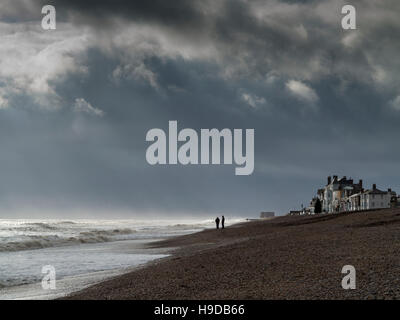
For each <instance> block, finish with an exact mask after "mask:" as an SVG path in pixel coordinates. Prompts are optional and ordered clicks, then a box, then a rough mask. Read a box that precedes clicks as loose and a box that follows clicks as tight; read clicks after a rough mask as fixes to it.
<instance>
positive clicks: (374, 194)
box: [360, 184, 394, 210]
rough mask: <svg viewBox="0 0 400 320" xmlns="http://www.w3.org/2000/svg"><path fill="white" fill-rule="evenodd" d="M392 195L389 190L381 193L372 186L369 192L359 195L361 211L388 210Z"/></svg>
mask: <svg viewBox="0 0 400 320" xmlns="http://www.w3.org/2000/svg"><path fill="white" fill-rule="evenodd" d="M393 195H394V192H392V190H391V189H388V190H387V191H381V190H379V189H377V188H376V184H374V185H373V186H372V189H371V190H366V191H364V192H363V193H361V196H360V205H361V210H370V209H380V208H390V202H391V199H392V196H393Z"/></svg>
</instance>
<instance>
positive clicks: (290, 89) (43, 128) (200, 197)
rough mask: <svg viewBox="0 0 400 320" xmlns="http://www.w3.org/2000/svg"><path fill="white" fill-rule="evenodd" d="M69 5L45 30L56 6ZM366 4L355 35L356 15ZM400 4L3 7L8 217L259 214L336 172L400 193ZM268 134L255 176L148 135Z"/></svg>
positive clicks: (16, 1) (2, 132)
mask: <svg viewBox="0 0 400 320" xmlns="http://www.w3.org/2000/svg"><path fill="white" fill-rule="evenodd" d="M45 4H51V5H53V6H54V7H55V9H56V18H57V25H56V30H43V29H42V27H41V20H42V18H43V16H44V15H43V14H42V13H41V9H42V6H43V5H45ZM345 4H352V5H353V6H354V7H355V8H356V18H357V20H356V21H357V29H356V30H344V29H343V28H342V26H341V19H342V18H343V15H342V13H341V8H342V6H343V5H345ZM399 12H400V2H399V1H397V0H382V1H376V0H375V1H373V0H352V1H350V2H348V1H341V0H329V1H321V0H318V1H317V0H315V1H314V0H302V1H300V0H298V1H295V0H264V1H258V0H254V1H246V0H229V1H228V0H212V1H211V0H205V1H184V0H175V1H162V0H156V1H151V2H149V1H134V2H133V1H121V0H116V1H101V0H96V1H77V0H69V1H51V2H48V1H38V0H33V1H32V0H2V1H1V2H0V43H1V45H0V148H1V151H0V218H40V217H46V218H60V217H74V218H89V217H101V218H110V219H111V218H121V217H140V218H144V217H150V216H155V217H163V218H165V217H172V216H185V217H200V216H201V217H207V216H215V215H216V214H225V215H226V216H227V217H230V216H237V217H239V216H240V217H256V216H258V215H259V212H261V211H275V212H276V213H277V214H284V213H287V212H288V211H289V210H294V209H299V208H300V206H301V204H304V205H307V204H308V202H309V201H310V199H311V198H312V197H313V196H314V194H315V193H316V190H317V188H320V187H322V186H323V185H324V184H326V178H327V176H328V175H333V174H336V175H339V176H341V175H346V176H347V177H352V178H354V179H363V180H364V185H365V186H366V187H368V186H370V185H371V184H372V183H376V184H377V185H378V188H379V187H380V188H382V189H386V188H389V187H391V188H392V189H394V190H395V191H398V192H400V180H399V176H400V171H399V165H398V164H399V160H400V147H399V141H400V139H399V138H400V130H399V123H400V122H399V121H400V85H399V84H400V60H399V59H398V53H399V52H400V38H399V37H398V35H399V34H400V19H399ZM170 120H176V121H177V122H178V128H179V129H183V128H193V129H195V130H197V131H198V130H200V129H201V128H208V129H211V128H217V129H219V130H221V129H223V128H230V129H234V128H235V129H236V128H238V129H249V128H251V129H254V130H255V153H254V157H255V164H254V172H253V174H251V175H249V176H236V175H235V174H234V166H232V165H197V166H196V165H188V166H183V165H165V166H160V165H158V166H157V165H156V166H151V165H149V164H148V163H147V162H146V158H145V153H146V149H147V147H148V146H149V143H148V142H146V140H145V137H146V133H147V132H148V131H149V130H150V129H152V128H162V129H164V130H166V131H167V128H168V121H170Z"/></svg>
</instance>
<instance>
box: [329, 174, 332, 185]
mask: <svg viewBox="0 0 400 320" xmlns="http://www.w3.org/2000/svg"><path fill="white" fill-rule="evenodd" d="M331 181H332V180H331V176H328V184H331Z"/></svg>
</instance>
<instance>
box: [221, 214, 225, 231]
mask: <svg viewBox="0 0 400 320" xmlns="http://www.w3.org/2000/svg"><path fill="white" fill-rule="evenodd" d="M221 227H222V229H224V228H225V217H224V216H222V220H221Z"/></svg>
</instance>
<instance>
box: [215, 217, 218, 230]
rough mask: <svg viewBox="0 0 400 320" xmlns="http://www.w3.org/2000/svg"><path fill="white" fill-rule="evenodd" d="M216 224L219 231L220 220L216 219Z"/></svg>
mask: <svg viewBox="0 0 400 320" xmlns="http://www.w3.org/2000/svg"><path fill="white" fill-rule="evenodd" d="M215 224H216V225H217V229H219V218H218V217H217V219H215Z"/></svg>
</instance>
